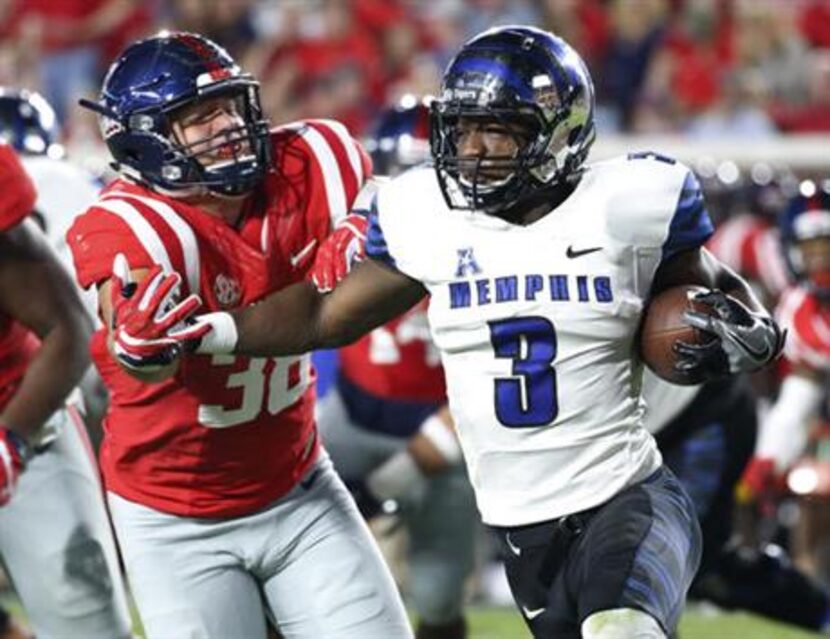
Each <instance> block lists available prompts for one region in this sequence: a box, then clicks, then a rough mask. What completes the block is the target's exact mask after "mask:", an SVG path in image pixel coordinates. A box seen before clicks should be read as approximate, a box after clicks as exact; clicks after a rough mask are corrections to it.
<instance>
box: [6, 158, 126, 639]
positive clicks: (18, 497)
mask: <svg viewBox="0 0 830 639" xmlns="http://www.w3.org/2000/svg"><path fill="white" fill-rule="evenodd" d="M0 188H1V189H2V193H3V200H2V202H0V505H2V506H3V507H2V508H0V553H2V559H3V563H4V565H5V566H6V568H7V570H8V572H9V575H10V577H11V579H12V581H13V582H14V585H15V589H16V590H17V593H18V595H19V596H20V598H21V600H22V602H23V605H24V607H25V609H26V612H27V614H28V616H29V620H30V623H31V624H32V627H33V629H34V631H35V632H36V633H37V635H38V636H44V637H57V636H73V637H90V638H95V637H98V638H100V639H108V638H112V637H128V636H130V617H129V612H128V609H127V603H126V597H125V593H124V586H123V583H122V580H121V575H120V573H119V568H118V561H117V557H116V551H115V544H114V542H113V539H112V534H111V532H110V527H109V522H108V521H107V515H106V510H105V508H104V503H103V499H102V495H101V485H100V482H99V480H98V472H97V469H96V468H95V462H94V459H93V456H92V454H91V449H90V446H89V440H88V439H87V436H86V430H85V427H84V424H83V422H82V421H81V418H80V414H79V405H78V401H77V399H75V398H73V395H72V391H73V389H74V388H75V386H76V385H77V384H78V382H79V381H80V378H81V376H82V374H83V373H84V371H85V370H86V369H87V367H88V366H89V358H88V356H87V353H86V346H87V343H88V339H89V334H90V331H91V322H90V320H89V316H88V315H87V314H86V312H85V310H84V308H83V306H82V304H81V301H80V299H79V298H78V294H77V292H76V290H75V287H74V286H73V284H72V280H71V278H70V276H69V274H68V273H67V272H66V271H65V269H64V267H63V266H62V265H61V264H60V262H59V260H58V258H57V256H56V255H55V253H54V252H53V250H52V249H51V248H50V247H49V243H48V241H47V238H46V237H45V235H43V233H42V232H41V231H40V229H39V228H38V226H37V224H36V223H35V221H34V220H33V219H31V218H29V217H28V216H29V213H30V212H31V211H32V209H33V208H34V205H35V189H34V186H33V184H32V182H31V181H30V179H29V177H28V175H27V174H26V173H25V171H24V169H23V167H22V166H21V164H20V162H19V160H18V159H17V157H16V156H15V154H14V151H12V149H11V147H9V146H5V145H2V146H0ZM9 632H11V630H9ZM12 636H14V635H12Z"/></svg>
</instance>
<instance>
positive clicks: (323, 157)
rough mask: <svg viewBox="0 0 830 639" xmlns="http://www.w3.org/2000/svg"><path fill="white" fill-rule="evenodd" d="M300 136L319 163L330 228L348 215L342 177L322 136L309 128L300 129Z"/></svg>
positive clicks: (335, 160)
mask: <svg viewBox="0 0 830 639" xmlns="http://www.w3.org/2000/svg"><path fill="white" fill-rule="evenodd" d="M300 134H301V135H302V136H303V139H304V140H305V141H306V143H307V144H308V145H309V146H310V147H311V150H312V151H313V152H314V156H315V157H316V158H317V161H318V162H319V163H320V170H321V172H322V173H323V184H324V185H325V188H326V200H327V201H328V204H329V215H330V216H331V221H332V226H334V224H335V223H336V222H338V221H339V220H340V219H341V218H342V217H343V216H345V215H346V214H347V213H348V203H347V202H346V189H345V188H344V186H343V176H342V175H341V174H340V166H339V165H338V163H337V158H336V157H335V155H334V151H333V150H332V148H331V146H329V143H328V142H327V141H326V138H324V137H323V134H322V133H320V132H319V131H317V130H316V129H314V128H313V127H311V126H306V127H305V128H304V129H301V132H300Z"/></svg>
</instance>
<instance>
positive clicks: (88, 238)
mask: <svg viewBox="0 0 830 639" xmlns="http://www.w3.org/2000/svg"><path fill="white" fill-rule="evenodd" d="M66 237H67V243H68V245H69V247H70V250H71V251H72V258H73V260H74V263H75V269H76V272H77V277H78V282H79V283H80V285H81V286H82V287H84V288H88V287H89V286H91V285H92V284H96V283H98V282H102V281H105V280H107V279H109V278H110V276H111V273H112V263H113V260H114V259H115V256H116V255H117V254H118V253H123V254H124V255H125V256H126V258H127V261H128V262H129V263H130V267H131V268H134V269H138V268H149V267H151V266H153V265H154V264H160V265H161V266H162V267H163V268H164V269H165V270H166V271H176V272H178V273H180V274H181V275H182V279H183V280H184V281H183V293H184V294H188V293H191V292H193V293H198V292H199V278H200V273H199V271H200V262H199V259H200V258H199V250H198V244H197V240H196V237H195V234H194V233H193V230H192V228H191V227H190V225H189V224H188V223H187V222H186V221H185V220H184V219H183V218H182V217H181V216H180V215H179V214H178V213H177V212H176V211H175V210H174V209H173V207H171V206H170V205H169V204H167V203H165V202H163V201H161V200H158V199H155V198H152V197H148V196H140V195H136V194H134V193H119V192H117V191H116V192H113V191H110V192H108V193H106V195H105V196H104V197H102V199H101V200H99V201H98V202H96V203H95V205H93V206H92V207H90V208H89V210H88V211H87V212H86V213H84V214H83V215H81V216H79V217H78V218H77V219H76V220H75V222H74V223H73V225H72V226H71V227H70V229H69V231H68V232H67V236H66ZM185 291H186V292H185Z"/></svg>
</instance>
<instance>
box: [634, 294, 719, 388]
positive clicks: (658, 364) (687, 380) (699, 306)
mask: <svg viewBox="0 0 830 639" xmlns="http://www.w3.org/2000/svg"><path fill="white" fill-rule="evenodd" d="M706 292H707V289H705V288H703V287H702V286H675V287H672V288H669V289H666V290H665V291H662V292H661V293H659V294H658V295H656V296H655V297H654V298H652V299H651V301H650V302H649V305H648V306H647V307H646V310H645V315H644V317H643V322H642V325H641V328H640V336H639V345H640V357H641V358H642V360H643V362H645V364H646V366H648V367H649V368H650V369H651V370H652V371H654V372H655V373H656V374H657V376H658V377H660V378H662V379H664V380H666V381H668V382H671V383H672V384H680V385H683V386H688V385H692V384H699V383H701V382H703V381H704V380H705V379H707V378H708V377H710V376H711V375H712V373H714V372H716V371H714V370H712V369H715V368H716V367H718V366H723V365H724V362H723V359H722V358H723V357H725V356H723V353H722V350H721V349H720V347H719V345H718V344H717V342H718V338H717V337H716V336H715V335H713V334H712V333H709V332H707V331H704V330H702V329H700V328H695V327H694V326H690V325H689V323H688V322H687V321H686V319H685V318H684V313H685V312H686V311H696V312H698V313H703V314H707V315H711V314H714V312H715V311H714V309H713V308H712V307H711V306H709V305H707V304H704V303H702V302H699V301H696V300H695V296H696V295H700V294H705V293H706ZM690 349H691V350H692V351H696V352H700V353H708V352H709V351H710V350H711V351H715V350H716V351H717V352H712V353H710V354H709V359H710V360H711V361H709V362H707V363H706V364H705V365H692V364H693V363H695V362H697V360H700V359H703V358H702V357H698V358H695V362H692V361H690V360H691V359H692V356H690V355H688V354H687V353H688V351H689V350H690Z"/></svg>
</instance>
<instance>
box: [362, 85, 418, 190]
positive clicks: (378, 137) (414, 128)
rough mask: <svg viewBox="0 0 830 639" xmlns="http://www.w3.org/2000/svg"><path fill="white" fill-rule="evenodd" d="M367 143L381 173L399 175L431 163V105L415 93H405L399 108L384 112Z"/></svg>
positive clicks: (378, 172)
mask: <svg viewBox="0 0 830 639" xmlns="http://www.w3.org/2000/svg"><path fill="white" fill-rule="evenodd" d="M365 146H366V150H367V151H368V152H369V155H371V156H372V165H373V167H374V172H375V173H376V174H378V175H390V176H394V175H398V174H399V173H402V172H403V171H406V170H407V169H409V168H412V167H413V166H416V165H418V164H423V163H424V162H428V161H429V159H430V155H429V106H427V103H426V102H423V101H418V100H416V98H415V97H414V96H406V97H405V98H404V99H403V100H401V103H400V104H398V105H397V106H396V107H393V108H391V109H387V110H386V111H384V112H383V113H382V114H381V116H380V118H379V119H378V123H377V125H376V127H375V130H374V132H373V134H372V136H371V137H370V138H369V139H368V140H367V141H366V144H365Z"/></svg>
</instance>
